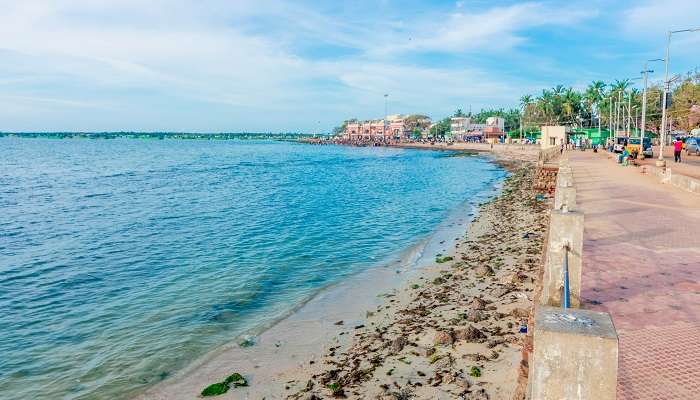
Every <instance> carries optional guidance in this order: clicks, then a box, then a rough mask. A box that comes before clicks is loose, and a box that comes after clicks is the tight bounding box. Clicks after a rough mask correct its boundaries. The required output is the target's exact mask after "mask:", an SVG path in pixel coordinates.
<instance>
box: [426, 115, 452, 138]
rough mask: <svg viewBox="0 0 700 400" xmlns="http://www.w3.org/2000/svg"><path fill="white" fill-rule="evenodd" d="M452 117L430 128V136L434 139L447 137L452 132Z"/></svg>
mask: <svg viewBox="0 0 700 400" xmlns="http://www.w3.org/2000/svg"><path fill="white" fill-rule="evenodd" d="M450 122H451V120H450V117H447V118H444V119H442V120H440V122H438V123H436V124H435V125H433V126H432V127H431V128H430V135H431V136H432V137H433V138H439V137H440V138H444V137H445V135H446V134H447V133H448V132H449V131H450Z"/></svg>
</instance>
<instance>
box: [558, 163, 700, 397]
mask: <svg viewBox="0 0 700 400" xmlns="http://www.w3.org/2000/svg"><path fill="white" fill-rule="evenodd" d="M569 158H570V160H571V166H572V168H573V171H574V179H575V185H576V189H577V193H576V197H577V203H578V206H579V208H580V209H581V210H582V211H583V212H584V215H585V231H584V245H583V253H584V255H583V256H584V259H583V276H582V293H581V296H582V298H583V300H584V307H585V308H589V309H594V310H601V311H607V312H609V313H610V314H611V315H612V318H613V322H614V323H615V327H616V329H617V332H618V335H619V338H620V369H619V378H618V399H635V400H637V399H664V400H665V399H683V400H687V399H700V196H698V195H697V194H693V193H689V192H685V191H682V190H680V189H678V188H675V187H673V186H669V185H663V184H661V183H660V182H659V181H658V180H657V179H656V178H654V177H652V176H648V175H643V174H642V173H641V170H640V169H639V168H635V167H622V166H618V165H616V164H614V163H612V162H611V161H610V160H608V159H607V158H606V155H605V154H604V153H603V154H594V153H592V152H570V153H569Z"/></svg>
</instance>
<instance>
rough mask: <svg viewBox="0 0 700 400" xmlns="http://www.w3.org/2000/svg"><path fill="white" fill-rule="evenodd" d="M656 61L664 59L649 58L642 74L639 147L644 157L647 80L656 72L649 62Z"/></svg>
mask: <svg viewBox="0 0 700 400" xmlns="http://www.w3.org/2000/svg"><path fill="white" fill-rule="evenodd" d="M655 61H663V60H662V59H661V58H655V59H653V60H647V61H646V62H645V63H644V71H642V74H643V75H644V91H643V92H642V123H641V124H640V131H639V132H640V133H639V146H640V147H639V148H640V157H641V158H642V159H644V130H645V129H646V126H647V124H646V123H647V87H648V86H647V82H648V80H649V73H650V72H654V71H652V70H650V69H649V63H650V62H655Z"/></svg>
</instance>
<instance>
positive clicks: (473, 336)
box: [137, 160, 547, 400]
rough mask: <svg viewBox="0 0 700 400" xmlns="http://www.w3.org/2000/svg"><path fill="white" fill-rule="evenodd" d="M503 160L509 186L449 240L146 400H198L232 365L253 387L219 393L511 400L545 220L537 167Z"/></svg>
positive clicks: (330, 294)
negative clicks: (536, 189)
mask: <svg viewBox="0 0 700 400" xmlns="http://www.w3.org/2000/svg"><path fill="white" fill-rule="evenodd" d="M501 163H502V165H504V166H505V167H506V168H508V169H509V170H510V171H511V172H512V174H511V176H510V177H509V178H507V180H506V181H505V183H504V185H503V187H502V190H501V192H500V194H499V195H498V196H497V197H495V198H493V199H492V200H491V201H488V202H487V203H484V204H481V207H480V208H479V210H478V213H476V212H475V211H476V210H469V209H465V210H461V211H460V212H461V213H462V214H463V215H461V216H458V217H457V218H455V219H453V220H452V221H451V222H450V224H449V227H448V229H443V231H442V232H443V233H442V235H443V236H442V237H436V238H433V241H432V243H423V244H420V245H417V246H416V248H414V249H409V251H407V252H406V254H404V255H402V257H401V259H400V260H395V261H394V263H393V264H391V265H388V266H387V267H386V268H375V269H373V270H370V271H367V272H364V273H361V274H358V275H355V276H352V277H350V278H348V279H347V280H346V282H344V283H343V284H342V285H341V286H339V287H336V288H330V289H329V290H326V291H324V292H322V293H321V294H319V295H317V296H315V297H314V298H313V299H312V300H310V301H309V302H308V303H306V304H305V305H303V306H302V307H301V308H299V309H298V310H297V311H296V312H295V313H293V314H292V315H290V316H289V317H288V318H285V319H284V320H282V321H280V322H278V323H277V324H275V325H274V326H272V327H270V328H269V329H267V330H265V331H263V332H262V333H261V334H260V335H259V336H257V337H256V338H255V345H253V346H251V347H241V346H239V344H237V343H232V344H230V345H229V346H226V347H224V348H219V349H217V350H216V351H215V352H214V353H212V354H211V355H209V356H208V357H206V358H205V359H202V360H200V361H199V362H197V363H195V364H193V365H191V366H190V367H189V368H187V369H186V370H184V371H181V372H180V373H179V374H177V375H176V376H174V377H173V378H172V379H169V380H166V381H165V382H163V383H162V384H159V385H157V386H155V387H153V388H152V389H150V390H149V391H147V392H146V393H145V394H142V395H140V396H138V397H137V399H140V400H142V399H169V400H171V399H195V398H199V397H201V396H200V392H201V391H202V389H204V388H205V387H207V386H208V385H210V384H212V383H215V382H219V381H222V380H223V379H224V378H225V377H226V376H228V375H230V374H232V373H240V374H241V375H243V377H245V378H246V380H247V383H248V385H247V386H245V387H237V388H232V389H231V390H230V391H228V392H227V393H226V394H223V395H220V396H216V397H212V398H217V399H282V398H289V399H309V400H310V399H319V398H332V397H346V398H353V399H365V398H372V399H374V398H376V399H404V398H422V399H436V398H438V399H439V398H474V399H510V398H512V395H513V392H514V391H515V387H516V385H517V380H518V379H517V378H518V369H519V365H520V360H521V348H522V340H523V339H524V336H525V334H524V333H523V330H524V329H525V324H526V322H527V316H528V313H529V309H530V307H531V305H532V298H533V290H534V287H535V279H536V275H537V267H538V262H539V258H540V253H541V248H542V241H543V236H544V232H545V229H546V225H547V219H546V212H545V210H546V205H545V203H544V202H542V201H536V200H535V194H534V192H533V191H532V189H531V186H532V179H533V176H534V168H532V164H531V163H530V162H529V161H521V160H520V161H512V160H511V161H501ZM474 214H476V216H474ZM465 232H466V235H465ZM407 265H413V266H416V265H418V266H419V268H415V267H412V268H408V267H406V266H407Z"/></svg>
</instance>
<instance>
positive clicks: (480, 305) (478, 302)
mask: <svg viewBox="0 0 700 400" xmlns="http://www.w3.org/2000/svg"><path fill="white" fill-rule="evenodd" d="M486 304H487V303H486V301H485V300H483V299H480V298H479V297H474V300H472V302H471V303H469V307H470V308H471V309H472V310H474V311H481V310H485V309H486Z"/></svg>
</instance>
